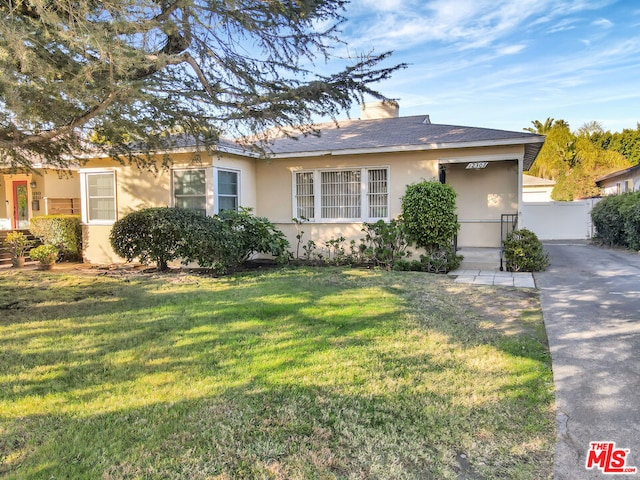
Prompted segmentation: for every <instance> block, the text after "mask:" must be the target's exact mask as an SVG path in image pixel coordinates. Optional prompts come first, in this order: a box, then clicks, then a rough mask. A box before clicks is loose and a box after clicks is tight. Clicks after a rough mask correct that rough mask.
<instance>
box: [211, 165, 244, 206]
mask: <svg viewBox="0 0 640 480" xmlns="http://www.w3.org/2000/svg"><path fill="white" fill-rule="evenodd" d="M219 172H230V173H235V174H236V176H237V179H238V191H237V193H236V195H235V197H236V206H237V210H239V209H240V206H241V205H242V203H241V202H240V199H241V198H242V197H241V193H242V192H241V185H242V177H241V172H240V170H236V169H233V168H222V167H215V168H214V169H213V194H214V201H213V209H214V210H213V213H214V214H215V215H217V214H218V213H220V201H219V199H220V192H219V190H220V189H219V188H218V173H219ZM222 196H223V197H231V196H233V195H222Z"/></svg>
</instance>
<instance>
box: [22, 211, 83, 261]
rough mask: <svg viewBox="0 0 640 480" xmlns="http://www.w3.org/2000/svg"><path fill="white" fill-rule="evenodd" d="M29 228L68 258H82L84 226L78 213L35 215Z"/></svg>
mask: <svg viewBox="0 0 640 480" xmlns="http://www.w3.org/2000/svg"><path fill="white" fill-rule="evenodd" d="M29 230H30V231H31V233H32V234H33V235H34V236H36V237H38V238H39V239H40V240H41V241H42V243H44V244H48V245H55V246H56V247H57V248H58V250H59V251H60V253H61V254H62V256H63V257H64V258H65V259H67V260H79V259H80V258H82V226H81V223H80V216H78V215H44V216H41V217H33V218H32V219H31V222H30V226H29Z"/></svg>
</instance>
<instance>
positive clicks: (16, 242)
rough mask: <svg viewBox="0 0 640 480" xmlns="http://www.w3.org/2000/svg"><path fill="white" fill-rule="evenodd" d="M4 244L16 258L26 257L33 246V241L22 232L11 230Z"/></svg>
mask: <svg viewBox="0 0 640 480" xmlns="http://www.w3.org/2000/svg"><path fill="white" fill-rule="evenodd" d="M4 244H5V246H6V247H7V248H8V249H9V252H10V253H11V256H12V257H14V258H18V257H24V256H25V255H26V254H27V250H29V249H30V248H31V247H32V246H33V242H32V241H31V240H29V238H28V237H27V236H26V235H25V234H24V233H22V232H9V233H8V234H7V237H6V238H5V240H4Z"/></svg>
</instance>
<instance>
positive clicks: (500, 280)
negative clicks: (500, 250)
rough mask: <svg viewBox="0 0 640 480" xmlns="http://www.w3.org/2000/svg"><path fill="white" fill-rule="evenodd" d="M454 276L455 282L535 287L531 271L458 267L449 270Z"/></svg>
mask: <svg viewBox="0 0 640 480" xmlns="http://www.w3.org/2000/svg"><path fill="white" fill-rule="evenodd" d="M449 275H450V276H452V277H456V279H455V280H454V281H455V283H471V284H473V285H495V286H501V287H518V288H536V283H535V281H534V279H533V275H531V273H525V272H500V271H494V270H475V269H473V270H469V269H464V270H463V269H458V270H454V271H452V272H449Z"/></svg>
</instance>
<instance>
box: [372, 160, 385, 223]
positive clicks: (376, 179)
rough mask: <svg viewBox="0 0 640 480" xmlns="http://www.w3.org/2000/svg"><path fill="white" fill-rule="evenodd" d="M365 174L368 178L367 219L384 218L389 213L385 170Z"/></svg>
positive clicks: (380, 169)
mask: <svg viewBox="0 0 640 480" xmlns="http://www.w3.org/2000/svg"><path fill="white" fill-rule="evenodd" d="M367 173H368V176H369V179H368V180H369V185H368V187H369V188H368V200H369V218H386V217H387V216H388V213H389V207H388V202H389V186H388V182H387V169H386V168H378V169H375V170H374V169H371V170H368V171H367Z"/></svg>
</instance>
